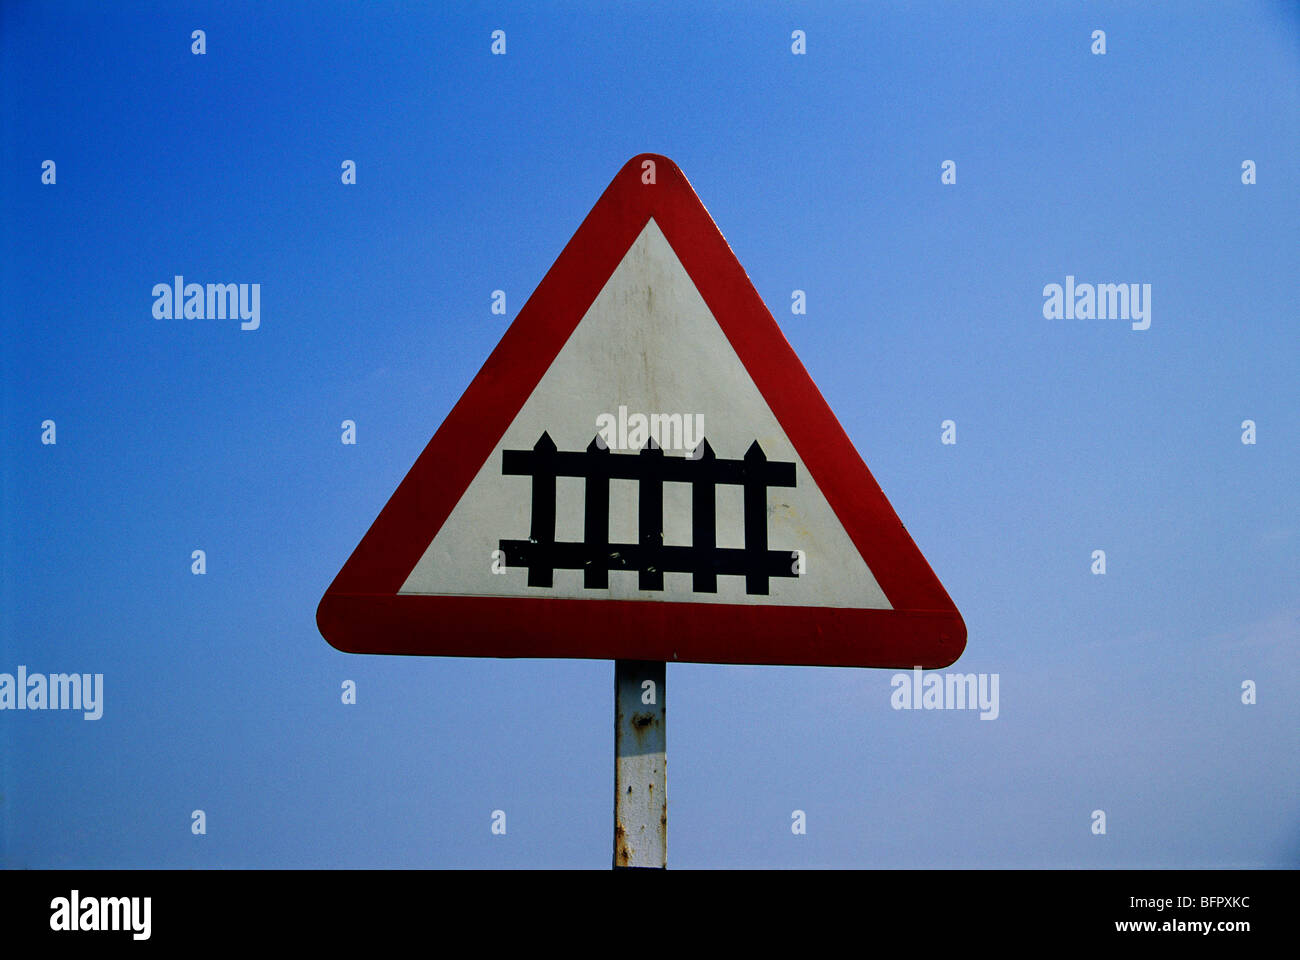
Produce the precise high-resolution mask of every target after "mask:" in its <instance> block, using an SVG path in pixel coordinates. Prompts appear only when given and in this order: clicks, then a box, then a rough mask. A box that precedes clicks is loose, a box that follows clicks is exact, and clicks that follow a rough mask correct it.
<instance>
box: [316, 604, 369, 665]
mask: <svg viewBox="0 0 1300 960" xmlns="http://www.w3.org/2000/svg"><path fill="white" fill-rule="evenodd" d="M333 599H334V598H333V597H332V596H331V595H330V594H328V593H327V594H325V596H323V597H321V600H320V603H318V604H317V605H316V629H317V630H318V631H320V635H321V636H322V637H324V638H325V642H326V643H328V644H329V645H330V646H331V647H333V648H334V649H335V650H337V651H338V652H339V653H358V652H359V651H358V650H357V649H356V648H355V647H349V646H347V645H346V643H347V640H348V638H350V637H351V631H349V630H347V629H346V627H345V625H344V624H343V623H341V622H340V620H339V617H338V615H337V613H336V611H335V610H334V609H333V607H334V604H333V602H332V601H333Z"/></svg>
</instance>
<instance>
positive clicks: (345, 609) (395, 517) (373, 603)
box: [316, 154, 966, 669]
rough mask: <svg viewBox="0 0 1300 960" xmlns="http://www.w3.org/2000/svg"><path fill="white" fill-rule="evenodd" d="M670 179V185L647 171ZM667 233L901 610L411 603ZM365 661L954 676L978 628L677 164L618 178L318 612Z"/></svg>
mask: <svg viewBox="0 0 1300 960" xmlns="http://www.w3.org/2000/svg"><path fill="white" fill-rule="evenodd" d="M646 160H652V161H654V163H655V179H656V182H655V183H654V184H646V183H643V182H642V169H643V167H642V165H643V162H644V161H646ZM651 217H654V219H655V222H656V223H657V224H658V225H659V227H660V229H661V230H662V231H663V233H664V236H665V237H666V238H667V240H668V242H669V244H670V245H671V246H672V248H673V250H674V252H675V253H676V254H677V256H678V258H679V259H680V260H681V262H682V265H683V266H684V267H685V268H686V272H687V273H688V274H689V275H690V277H691V279H692V280H693V281H694V283H695V286H696V287H697V289H698V290H699V292H700V295H701V296H702V297H703V298H704V301H705V303H706V304H707V305H708V307H709V310H710V311H711V312H712V313H713V315H714V317H716V318H717V321H718V323H719V325H720V326H721V327H722V330H723V333H724V334H725V335H726V337H727V339H728V341H729V342H730V343H731V346H732V347H733V348H734V349H735V351H736V353H737V355H739V357H740V360H741V362H742V363H743V364H744V366H745V368H746V369H747V370H748V372H749V374H750V376H752V377H753V379H754V383H755V384H756V385H757V387H758V389H759V392H760V393H762V395H763V398H764V399H765V400H766V401H767V403H768V405H769V406H770V407H771V409H772V412H773V414H774V415H775V416H776V418H777V421H778V422H779V423H780V424H781V426H782V428H783V429H784V430H785V432H786V435H787V436H788V437H789V438H790V442H791V443H793V444H794V446H795V449H796V450H798V451H799V456H800V458H801V459H802V460H803V463H804V465H805V466H806V467H807V469H808V471H809V473H810V474H811V475H812V477H813V479H814V480H815V482H816V483H817V485H818V487H820V489H821V491H822V493H823V494H824V495H825V497H826V500H827V502H828V503H829V504H830V506H831V508H832V509H833V510H834V511H835V514H836V516H837V517H838V518H839V519H840V522H841V523H843V524H844V528H845V530H846V531H847V532H848V534H849V536H850V538H851V539H852V541H853V543H854V545H855V546H856V547H857V549H858V550H859V552H860V553H861V554H862V557H863V559H864V560H865V561H866V563H867V566H868V567H869V568H870V569H871V571H872V573H873V574H875V577H876V580H877V582H878V583H879V584H880V587H881V589H882V590H884V592H885V596H886V597H888V598H889V602H890V603H891V604H892V605H893V607H894V609H893V610H865V609H862V610H859V609H844V608H824V607H789V606H775V605H773V606H757V605H744V604H719V603H690V604H686V603H681V602H668V601H644V600H582V599H569V598H548V597H536V598H534V597H524V598H513V597H452V596H400V595H398V593H397V591H398V590H399V589H400V587H401V585H402V584H403V583H404V582H405V580H406V577H407V575H408V574H409V573H410V571H411V570H412V568H413V567H414V566H415V564H416V562H417V561H418V560H419V558H420V557H421V555H423V553H424V551H425V549H426V548H427V546H428V544H429V542H430V541H431V540H432V538H433V536H434V535H435V534H436V533H437V531H438V530H440V529H441V528H442V524H443V523H444V522H445V521H446V519H447V517H448V515H449V514H450V513H451V511H452V509H453V508H454V507H455V506H456V504H457V502H458V501H459V500H460V497H461V495H462V494H463V493H464V492H465V490H466V488H467V487H468V486H469V484H470V481H471V480H473V478H474V477H475V476H476V475H477V473H478V471H479V469H480V468H481V467H482V465H483V464H484V463H485V462H486V460H487V458H488V457H489V456H491V455H492V452H493V451H494V450H495V448H496V445H497V443H498V442H499V440H500V439H501V436H502V435H503V434H504V433H505V431H506V429H507V428H508V427H509V425H510V423H511V422H512V421H513V420H514V417H515V415H516V414H517V413H518V412H519V410H520V408H521V407H522V406H523V404H524V402H525V401H526V400H527V399H528V397H529V396H530V395H531V394H532V392H533V389H534V388H535V387H536V385H537V383H538V381H539V380H541V378H542V375H543V374H544V373H545V372H546V370H547V369H548V368H549V367H550V365H551V362H552V361H553V360H554V359H555V357H556V355H557V354H558V353H559V352H560V348H561V347H563V345H564V343H565V341H566V340H567V339H568V337H569V335H570V334H571V333H572V332H573V330H574V328H575V327H576V326H577V325H578V322H579V321H580V320H581V319H582V317H583V316H584V315H585V314H586V312H587V309H588V308H589V307H590V305H591V303H592V301H594V300H595V298H596V295H597V294H598V293H599V292H600V291H601V289H602V288H603V287H604V285H605V283H606V281H607V280H608V279H609V277H610V276H611V275H612V274H613V272H614V270H615V268H617V266H618V265H619V263H620V262H621V261H622V259H623V256H624V254H625V253H626V252H627V250H628V248H629V247H630V246H631V245H632V243H633V241H635V240H636V238H637V237H638V236H639V235H640V233H641V230H642V228H643V227H644V226H645V224H646V222H647V221H648V220H649V219H650V218H651ZM316 622H317V625H318V626H319V627H320V632H321V634H322V635H323V636H324V637H325V639H326V640H328V641H329V642H330V644H332V645H333V646H335V647H337V648H338V649H339V650H343V651H345V652H349V653H385V654H411V655H431V656H457V657H475V656H491V657H578V658H597V659H629V660H663V661H670V660H678V661H696V662H705V663H771V664H814V665H824V666H861V667H867V666H871V667H898V668H907V667H913V666H920V667H923V668H926V669H935V668H938V667H944V666H947V665H948V664H950V663H952V662H953V661H954V660H956V659H957V657H958V656H960V654H961V652H962V649H963V648H964V647H965V644H966V625H965V623H963V621H962V619H961V615H960V614H959V613H958V612H957V608H956V607H955V606H954V605H953V602H952V600H951V599H950V598H949V597H948V594H947V592H946V591H945V590H944V588H943V585H942V584H940V583H939V580H938V578H937V577H936V576H935V575H934V572H933V571H932V570H931V569H930V566H929V564H927V563H926V561H925V558H924V557H923V556H921V552H920V551H919V550H918V549H917V547H916V544H914V543H913V542H912V538H911V537H910V536H909V535H908V533H907V531H906V530H905V529H904V528H903V525H902V523H901V522H900V521H899V519H898V516H897V514H895V513H894V510H893V507H891V506H890V505H889V501H888V500H886V499H885V495H884V494H883V493H882V492H881V490H880V487H879V486H878V485H877V483H876V481H875V478H874V477H872V475H871V471H870V470H868V469H867V466H866V464H865V463H863V462H862V458H861V457H860V456H858V453H857V451H856V450H855V449H854V447H853V444H852V442H851V441H850V440H849V438H848V436H847V435H846V434H845V432H844V429H843V427H841V426H840V424H839V421H838V420H836V419H835V415H834V414H833V413H831V410H830V407H828V406H827V405H826V401H825V400H824V399H823V398H822V395H821V393H820V391H818V389H817V387H816V386H815V385H814V384H813V382H812V379H811V378H810V377H809V376H808V373H807V371H806V370H804V368H803V364H801V363H800V362H799V358H798V357H796V356H795V353H794V351H793V350H792V349H791V348H790V345H789V343H787V342H786V339H785V336H784V335H783V334H782V333H781V330H780V328H779V327H778V326H777V324H776V321H775V320H774V319H773V318H772V315H771V313H769V312H768V310H767V307H766V306H765V305H764V304H763V301H762V299H761V298H760V297H759V295H758V292H757V291H756V290H755V289H754V286H753V284H751V283H750V281H749V277H748V276H747V275H746V274H745V271H744V268H743V267H741V265H740V263H739V261H738V260H737V259H736V256H735V254H734V253H732V251H731V248H730V247H729V246H728V245H727V242H726V240H724V239H723V237H722V234H721V233H720V232H719V231H718V228H717V225H716V224H715V223H714V222H713V219H712V218H711V217H710V216H709V213H708V211H707V210H705V209H704V205H703V204H702V203H700V200H699V198H698V197H697V196H696V195H695V191H694V190H692V189H691V185H690V184H689V183H688V182H687V180H686V177H685V176H684V175H683V174H682V172H681V170H679V169H678V168H677V165H676V164H675V163H673V162H672V161H671V160H669V159H668V158H667V157H663V156H659V155H657V154H642V155H640V156H637V157H633V158H632V159H631V160H629V161H628V162H627V163H626V164H625V165H624V167H623V169H622V170H621V171H619V174H618V176H616V177H615V178H614V180H613V182H612V183H611V184H610V185H609V187H608V188H607V189H606V190H605V192H604V193H603V194H602V195H601V198H600V200H598V201H597V203H596V206H595V207H594V208H593V209H592V211H591V213H589V214H588V215H587V218H586V219H585V220H584V221H583V222H582V225H581V226H580V227H579V228H578V231H577V233H575V234H574V236H573V239H572V240H570V241H569V243H568V244H567V245H566V246H565V248H564V250H563V252H562V253H561V254H560V256H559V259H557V260H556V261H555V264H554V266H552V267H551V269H550V270H549V271H548V272H547V274H546V276H545V278H543V280H542V282H541V284H539V285H538V287H537V290H536V291H534V293H533V295H532V297H530V298H529V300H528V302H527V303H526V304H524V307H523V309H521V310H520V311H519V315H518V316H517V317H516V318H515V321H514V322H513V323H512V324H511V325H510V328H509V329H508V330H507V331H506V333H505V336H503V337H502V338H501V342H500V343H499V344H497V347H496V349H495V350H493V351H492V355H491V356H490V357H488V359H487V362H486V363H485V364H483V369H482V370H480V371H479V373H478V375H477V376H476V377H475V378H474V381H473V382H472V383H471V384H470V385H469V388H468V389H467V390H466V391H465V394H464V396H462V397H461V398H460V400H459V401H458V402H457V404H456V406H455V407H454V408H453V409H452V411H451V413H450V414H448V416H447V419H446V421H445V422H444V423H443V425H442V426H441V427H439V428H438V431H437V433H435V434H434V435H433V439H432V440H430V441H429V444H428V446H426V447H425V448H424V452H423V453H421V454H420V457H419V459H418V460H416V462H415V465H414V466H413V467H411V469H410V471H409V472H408V473H407V475H406V477H405V479H403V480H402V483H401V485H400V486H399V487H398V488H397V491H396V492H395V493H394V494H393V495H392V497H391V498H390V499H389V501H388V503H387V505H385V507H384V509H383V510H382V511H381V512H380V514H379V516H378V518H377V519H376V520H375V522H374V523H373V524H372V525H371V527H370V529H369V530H368V531H367V532H366V535H365V536H364V537H363V538H362V540H361V543H360V544H359V545H358V546H357V548H356V550H354V551H353V553H352V556H351V557H349V558H348V561H347V563H345V564H344V565H343V569H342V570H341V571H339V574H338V576H337V577H335V578H334V582H333V583H332V584H330V587H329V589H328V590H326V592H325V596H324V597H323V598H322V599H321V602H320V607H319V608H318V610H317V612H316Z"/></svg>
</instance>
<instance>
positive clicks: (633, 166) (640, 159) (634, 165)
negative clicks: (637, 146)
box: [623, 152, 682, 182]
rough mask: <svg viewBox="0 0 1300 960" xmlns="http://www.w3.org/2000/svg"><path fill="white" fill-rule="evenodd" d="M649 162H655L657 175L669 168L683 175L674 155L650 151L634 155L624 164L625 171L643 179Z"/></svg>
mask: <svg viewBox="0 0 1300 960" xmlns="http://www.w3.org/2000/svg"><path fill="white" fill-rule="evenodd" d="M647 163H652V164H654V167H655V175H656V177H657V176H658V175H659V174H660V173H662V172H664V170H668V171H670V172H672V173H676V174H678V175H681V172H682V168H681V167H679V166H677V163H676V161H674V160H673V159H672V157H667V156H664V154H662V153H650V152H646V153H638V154H637V155H636V156H634V157H632V158H631V159H630V160H628V162H627V163H625V164H623V171H624V172H625V173H628V174H635V176H636V177H637V178H638V179H642V177H643V175H644V174H645V172H646V170H647V167H646V164H647ZM643 182H644V181H643ZM650 182H653V181H650Z"/></svg>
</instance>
